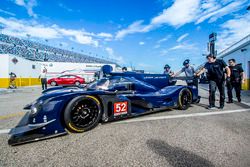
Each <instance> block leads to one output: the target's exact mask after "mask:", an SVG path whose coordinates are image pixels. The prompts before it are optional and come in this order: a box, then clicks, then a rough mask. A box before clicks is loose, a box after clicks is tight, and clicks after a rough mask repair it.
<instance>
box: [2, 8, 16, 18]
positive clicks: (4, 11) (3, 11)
mask: <svg viewBox="0 0 250 167" xmlns="http://www.w3.org/2000/svg"><path fill="white" fill-rule="evenodd" d="M0 13H4V14H7V15H10V16H16V14H15V13H11V12H8V11H6V10H2V9H0Z"/></svg>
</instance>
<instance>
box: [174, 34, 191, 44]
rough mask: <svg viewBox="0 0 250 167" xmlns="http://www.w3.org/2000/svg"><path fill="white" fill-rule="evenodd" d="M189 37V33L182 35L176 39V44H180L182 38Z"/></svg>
mask: <svg viewBox="0 0 250 167" xmlns="http://www.w3.org/2000/svg"><path fill="white" fill-rule="evenodd" d="M188 35H189V33H186V34H183V35H182V36H180V37H179V38H178V39H177V42H181V41H182V40H183V39H184V38H186V37H187V36H188Z"/></svg>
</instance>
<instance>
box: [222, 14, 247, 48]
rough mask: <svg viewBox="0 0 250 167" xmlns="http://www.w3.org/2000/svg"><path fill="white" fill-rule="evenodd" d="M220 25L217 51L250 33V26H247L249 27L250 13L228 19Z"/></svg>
mask: <svg viewBox="0 0 250 167" xmlns="http://www.w3.org/2000/svg"><path fill="white" fill-rule="evenodd" d="M220 27H221V31H220V32H218V36H217V39H218V41H217V44H218V51H221V50H223V49H226V48H227V47H229V46H231V45H233V44H234V43H235V42H238V41H239V40H241V39H242V38H244V37H245V36H247V35H249V34H250V28H247V27H250V13H247V14H245V15H242V16H237V17H236V18H234V19H230V20H228V21H226V22H225V23H223V24H221V25H220Z"/></svg>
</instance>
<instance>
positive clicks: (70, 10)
mask: <svg viewBox="0 0 250 167" xmlns="http://www.w3.org/2000/svg"><path fill="white" fill-rule="evenodd" d="M58 6H59V7H60V8H62V9H65V10H66V11H68V12H73V9H71V8H69V7H67V6H66V5H64V4H63V3H59V4H58Z"/></svg>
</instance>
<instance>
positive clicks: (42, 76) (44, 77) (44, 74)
mask: <svg viewBox="0 0 250 167" xmlns="http://www.w3.org/2000/svg"><path fill="white" fill-rule="evenodd" d="M39 78H40V79H41V83H42V89H43V90H46V89H47V69H46V68H44V69H43V72H42V73H41V74H40V76H39Z"/></svg>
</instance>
